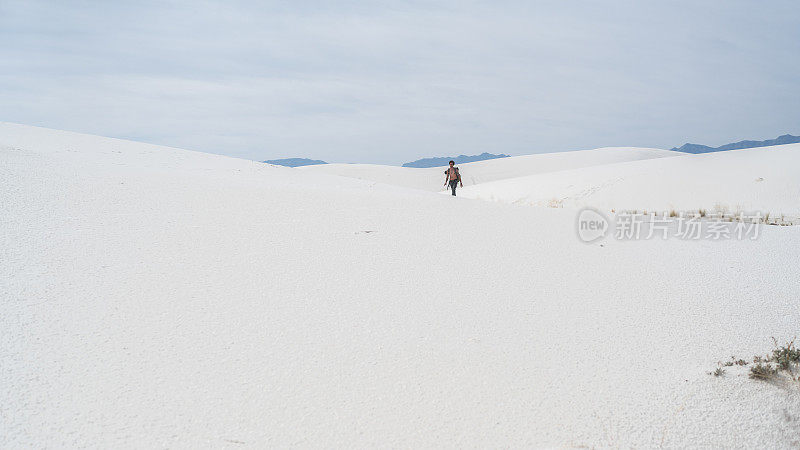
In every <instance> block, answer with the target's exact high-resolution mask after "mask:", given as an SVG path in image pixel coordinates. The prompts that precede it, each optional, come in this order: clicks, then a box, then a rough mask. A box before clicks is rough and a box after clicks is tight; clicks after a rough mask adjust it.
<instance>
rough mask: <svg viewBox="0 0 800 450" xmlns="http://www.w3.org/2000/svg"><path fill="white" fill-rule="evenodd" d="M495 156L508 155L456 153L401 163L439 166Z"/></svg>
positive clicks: (406, 165)
mask: <svg viewBox="0 0 800 450" xmlns="http://www.w3.org/2000/svg"><path fill="white" fill-rule="evenodd" d="M495 158H508V155H504V154H502V153H501V154H499V155H493V154H491V153H486V152H484V153H481V154H480V155H473V156H467V155H458V156H441V157H435V158H422V159H418V160H416V161H411V162H407V163H405V164H403V167H439V166H446V165H447V164H448V163H450V160H453V161H455V162H456V164H463V163H469V162H475V161H483V160H485V159H495Z"/></svg>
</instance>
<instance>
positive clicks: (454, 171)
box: [444, 161, 464, 195]
mask: <svg viewBox="0 0 800 450" xmlns="http://www.w3.org/2000/svg"><path fill="white" fill-rule="evenodd" d="M448 183H450V189H451V190H452V191H453V195H456V185H457V184H460V185H461V187H462V188H463V187H464V183H462V182H461V174H460V173H458V167H456V162H455V161H450V167H449V168H448V169H447V170H445V171H444V185H445V186H447V184H448Z"/></svg>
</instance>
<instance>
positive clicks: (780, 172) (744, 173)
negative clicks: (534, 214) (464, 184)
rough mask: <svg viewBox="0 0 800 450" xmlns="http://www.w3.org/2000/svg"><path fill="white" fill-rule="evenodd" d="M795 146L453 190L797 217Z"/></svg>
mask: <svg viewBox="0 0 800 450" xmlns="http://www.w3.org/2000/svg"><path fill="white" fill-rule="evenodd" d="M798 167H800V144H789V145H780V146H773V147H760V148H753V149H745V150H730V151H726V152H718V153H709V154H702V155H687V156H681V157H679V158H659V159H650V160H642V161H633V162H625V163H616V164H607V165H599V166H594V167H585V168H580V169H574V170H567V171H560V172H550V173H545V174H539V175H534V176H527V177H519V178H515V179H508V180H501V181H495V182H492V183H485V184H481V185H480V186H473V187H468V188H465V189H464V190H462V191H461V192H460V195H462V196H464V197H469V198H478V199H484V200H495V201H500V202H505V203H519V204H526V205H536V206H555V207H572V208H578V207H583V206H592V207H595V208H599V209H602V210H606V211H610V210H611V209H616V210H623V209H628V210H638V211H642V210H649V211H665V210H666V211H669V210H686V211H689V210H691V211H696V210H699V209H703V210H706V211H708V212H713V211H726V212H734V213H735V212H736V211H745V212H752V211H761V212H763V213H765V214H766V213H769V214H770V215H771V217H773V218H779V217H780V216H782V215H783V216H785V219H786V221H792V220H796V219H797V218H799V217H800V170H799V169H798Z"/></svg>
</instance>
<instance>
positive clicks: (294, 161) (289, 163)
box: [261, 158, 328, 167]
mask: <svg viewBox="0 0 800 450" xmlns="http://www.w3.org/2000/svg"><path fill="white" fill-rule="evenodd" d="M261 162H265V163H267V164H275V165H276V166H286V167H300V166H313V165H315V164H328V163H326V162H325V161H322V160H319V159H308V158H283V159H268V160H266V161H261Z"/></svg>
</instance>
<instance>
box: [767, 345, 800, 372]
mask: <svg viewBox="0 0 800 450" xmlns="http://www.w3.org/2000/svg"><path fill="white" fill-rule="evenodd" d="M772 341H773V342H774V343H775V350H773V351H772V358H771V359H772V361H774V362H775V363H776V364H777V365H778V367H779V368H780V369H781V370H788V371H790V372H791V371H792V366H793V365H795V364H800V349H798V348H797V347H795V345H794V339H792V340H791V341H789V342H788V343H787V344H786V345H784V346H783V347H780V346H778V341H777V340H775V338H772Z"/></svg>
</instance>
